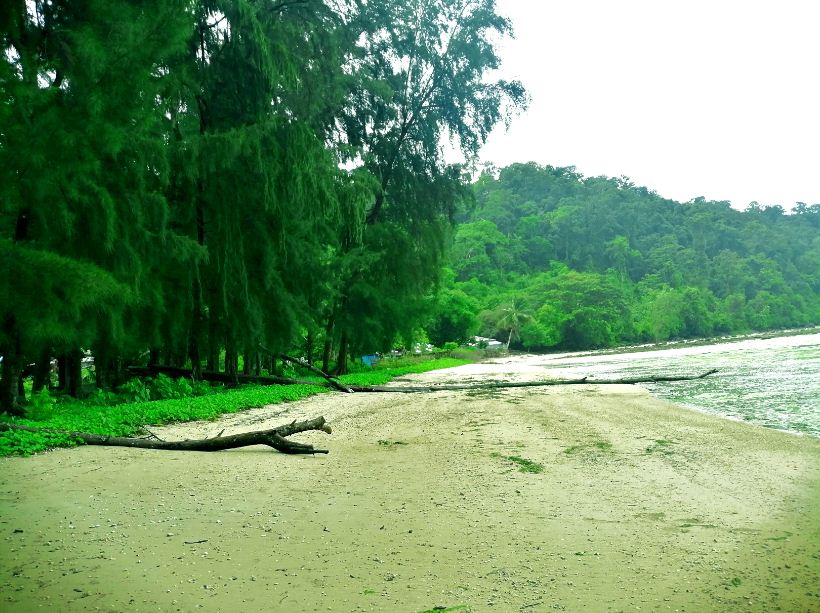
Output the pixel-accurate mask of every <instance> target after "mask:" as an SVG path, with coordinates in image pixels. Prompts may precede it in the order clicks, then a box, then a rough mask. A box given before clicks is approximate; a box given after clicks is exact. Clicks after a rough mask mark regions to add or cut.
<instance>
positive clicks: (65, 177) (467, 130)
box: [0, 0, 525, 411]
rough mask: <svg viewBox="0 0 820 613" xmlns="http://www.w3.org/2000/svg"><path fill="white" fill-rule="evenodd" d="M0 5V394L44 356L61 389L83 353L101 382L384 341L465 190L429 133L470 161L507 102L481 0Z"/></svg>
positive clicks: (7, 396) (424, 292)
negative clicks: (142, 368)
mask: <svg viewBox="0 0 820 613" xmlns="http://www.w3.org/2000/svg"><path fill="white" fill-rule="evenodd" d="M0 23H1V24H2V26H3V27H2V31H0V34H2V46H3V51H4V53H3V57H2V59H0V233H2V234H0V248H1V249H2V255H3V258H2V267H1V269H0V283H2V285H0V290H1V291H2V295H0V305H1V306H0V308H1V309H2V311H0V320H2V321H0V324H1V325H0V328H2V329H1V330H0V355H2V357H3V376H2V384H0V392H2V394H0V396H2V397H1V398H0V403H2V407H3V409H5V410H9V411H19V408H18V405H19V400H20V384H19V383H20V381H21V375H22V374H23V373H24V371H27V370H30V369H31V368H32V366H31V365H32V364H36V365H37V366H35V367H34V368H35V369H37V370H39V371H42V372H46V373H47V372H48V370H49V368H50V362H51V360H52V358H54V357H57V358H58V361H59V362H60V364H61V365H62V364H69V363H70V365H72V366H71V367H70V368H67V369H63V368H62V366H61V373H62V374H64V375H65V376H62V377H61V384H62V385H64V386H66V387H69V381H68V379H67V377H68V373H69V371H71V372H73V375H74V379H75V384H74V385H73V387H71V389H72V391H74V392H75V393H76V392H77V391H78V388H77V382H76V379H77V377H79V376H80V369H79V360H80V359H81V358H82V356H83V355H84V354H85V353H87V352H88V351H91V352H92V354H93V357H94V362H95V370H96V375H97V383H98V384H99V385H101V386H110V385H113V384H116V382H117V380H118V377H119V376H120V375H121V374H122V366H123V364H126V363H129V362H135V361H144V360H146V359H150V360H152V361H162V362H166V363H169V364H177V365H183V364H186V363H187V364H190V365H191V366H192V368H193V370H194V372H195V373H197V372H199V370H200V369H201V368H212V369H216V368H224V369H225V370H226V371H227V372H229V373H236V371H237V370H238V368H239V365H240V363H241V364H243V365H244V368H245V369H247V370H251V371H252V370H259V369H261V368H262V367H263V366H264V367H267V368H268V369H270V368H272V367H273V366H274V365H273V363H272V362H271V361H270V359H269V357H268V356H263V355H262V354H261V353H260V346H265V347H267V348H271V349H273V350H274V351H283V350H290V349H291V348H294V349H296V350H303V351H305V352H306V353H308V354H311V353H312V352H313V351H314V347H316V346H317V344H321V343H322V342H324V343H325V345H326V346H327V347H328V352H327V353H328V355H330V356H333V357H335V358H336V361H337V362H339V363H340V365H341V367H342V368H343V367H344V365H345V363H346V352H347V351H348V347H351V348H353V349H356V350H360V351H366V352H372V351H376V350H379V349H384V348H388V347H390V346H392V344H393V342H394V341H395V340H396V338H397V337H398V336H400V335H402V334H404V335H410V334H411V333H412V332H413V330H415V329H417V328H418V326H419V325H420V323H421V322H422V321H424V320H426V319H427V318H428V316H429V312H428V307H429V305H430V304H431V302H432V296H433V294H434V292H435V289H436V286H437V281H438V278H439V272H440V267H441V262H442V258H443V257H444V253H445V248H446V245H447V244H448V241H449V238H450V236H451V225H452V221H453V217H454V214H455V211H456V210H457V209H458V208H459V207H460V206H461V203H462V202H463V201H464V200H465V199H466V198H469V195H470V191H469V189H468V176H467V175H466V174H465V172H464V171H463V170H462V168H460V167H457V166H451V165H448V164H447V163H446V162H445V159H444V156H443V153H442V151H443V147H444V143H445V142H446V140H447V139H448V138H449V139H452V140H453V141H454V142H456V143H457V144H458V145H459V146H460V148H461V149H462V150H463V151H464V153H465V155H466V156H467V158H468V159H471V158H472V157H474V155H475V153H476V152H477V150H478V147H479V146H480V145H481V144H482V143H483V142H484V140H485V139H486V137H487V135H488V133H489V131H490V129H491V128H492V127H493V126H494V125H495V124H497V123H498V122H499V121H501V120H503V119H504V118H505V117H506V116H507V114H508V113H509V112H510V111H512V110H514V109H515V108H518V107H520V106H521V105H522V104H523V103H524V102H525V96H524V92H523V89H522V88H521V86H520V85H519V84H517V83H508V82H503V81H492V80H491V79H489V78H488V72H489V71H491V70H493V69H495V68H497V67H498V57H497V55H496V49H495V46H496V44H497V42H498V40H500V39H499V37H503V36H505V35H507V34H509V23H508V22H507V21H506V20H505V19H503V18H502V17H499V16H498V15H497V14H496V12H495V6H494V1H493V0H470V1H465V0H448V1H443V0H411V1H410V2H406V1H405V2H398V1H395V0H388V1H385V2H365V1H363V0H361V1H360V0H351V1H350V2H324V1H323V0H298V1H294V2H290V1H276V0H262V1H255V0H253V1H252V0H194V1H190V0H186V1H184V2H183V1H174V0H171V1H164V0H163V1H159V0H139V1H134V0H110V1H108V0H106V1H105V2H103V1H102V0H91V1H90V2H78V1H76V0H35V1H31V2H23V1H22V0H14V1H12V2H9V3H5V4H4V5H3V8H2V12H0ZM300 346H301V347H300ZM311 357H312V356H311ZM63 371H65V372H63ZM63 379H65V380H63Z"/></svg>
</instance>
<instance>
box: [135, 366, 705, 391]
mask: <svg viewBox="0 0 820 613" xmlns="http://www.w3.org/2000/svg"><path fill="white" fill-rule="evenodd" d="M294 361H296V360H294ZM298 362H299V363H301V360H300V361H298ZM128 370H129V372H131V373H132V374H134V375H137V376H152V375H157V374H160V373H162V374H165V375H168V376H169V377H172V378H180V377H190V376H191V370H190V369H187V368H176V367H173V366H147V367H143V366H129V367H128ZM316 370H319V369H316ZM717 371H718V369H717V368H713V369H712V370H708V371H706V372H703V373H701V374H699V375H669V376H667V375H662V376H652V377H628V378H625V379H590V378H588V377H583V378H581V379H544V380H541V381H491V382H489V383H477V384H474V383H457V384H451V385H447V384H443V385H424V386H393V385H390V386H387V385H350V386H345V385H343V384H340V383H339V382H338V381H335V380H334V379H333V377H331V376H330V375H326V374H324V373H322V371H319V373H320V374H322V375H323V376H325V377H326V378H327V380H326V381H306V380H303V379H288V378H286V377H254V376H250V375H239V376H238V380H239V382H240V383H259V384H262V385H300V384H301V385H318V386H320V387H333V388H335V389H337V390H339V391H344V392H388V393H397V394H412V393H419V392H440V391H465V390H477V389H500V388H510V387H546V386H550V385H634V384H636V383H668V382H672V381H692V380H694V379H703V378H704V377H708V376H709V375H712V374H714V373H716V372H717ZM202 379H203V380H205V381H215V382H221V383H232V382H233V379H232V378H231V377H230V376H229V375H226V374H224V373H215V372H203V373H202Z"/></svg>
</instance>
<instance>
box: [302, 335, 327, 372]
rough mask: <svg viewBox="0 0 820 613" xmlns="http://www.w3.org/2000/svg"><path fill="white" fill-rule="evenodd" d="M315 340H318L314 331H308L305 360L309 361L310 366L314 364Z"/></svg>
mask: <svg viewBox="0 0 820 613" xmlns="http://www.w3.org/2000/svg"><path fill="white" fill-rule="evenodd" d="M315 340H316V339H315V337H314V335H313V330H308V333H307V336H306V337H305V359H306V360H307V363H308V364H313V351H314V343H315ZM325 372H327V371H325Z"/></svg>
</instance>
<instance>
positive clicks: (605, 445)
mask: <svg viewBox="0 0 820 613" xmlns="http://www.w3.org/2000/svg"><path fill="white" fill-rule="evenodd" d="M588 449H597V450H598V451H612V443H610V442H609V441H595V442H593V443H587V444H584V445H573V446H572V447H567V448H566V449H564V453H565V454H567V455H573V454H576V453H579V452H582V451H586V450H588Z"/></svg>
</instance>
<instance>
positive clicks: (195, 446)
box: [0, 417, 331, 454]
mask: <svg viewBox="0 0 820 613" xmlns="http://www.w3.org/2000/svg"><path fill="white" fill-rule="evenodd" d="M6 430H25V431H26V432H53V433H58V434H67V435H68V436H71V437H72V438H76V439H79V440H81V441H83V442H84V443H85V444H86V445H105V446H109V447H136V448H139V449H165V450H170V451H223V450H225V449H236V448H238V447H248V446H249V445H267V446H268V447H273V448H274V449H276V450H277V451H281V452H282V453H291V454H295V453H311V454H313V453H328V451H327V450H326V449H316V448H315V447H313V445H305V444H304V443H296V442H294V441H289V440H287V439H286V438H285V437H286V436H290V435H291V434H297V433H299V432H307V431H309V430H319V431H322V432H327V433H328V434H330V433H331V429H330V426H328V425H327V424H326V423H325V418H324V417H317V418H315V419H310V420H307V421H299V422H297V421H293V422H292V423H289V424H285V425H283V426H278V427H276V428H273V429H271V430H260V431H256V432H243V433H242V434H232V435H230V436H220V435H217V436H215V437H213V438H206V439H199V440H188V441H161V440H158V439H156V438H154V439H150V438H129V437H118V436H104V435H101V434H90V433H88V432H66V431H63V430H50V429H45V428H31V427H29V426H21V425H17V424H9V423H0V432H3V431H6ZM220 434H221V433H220Z"/></svg>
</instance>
